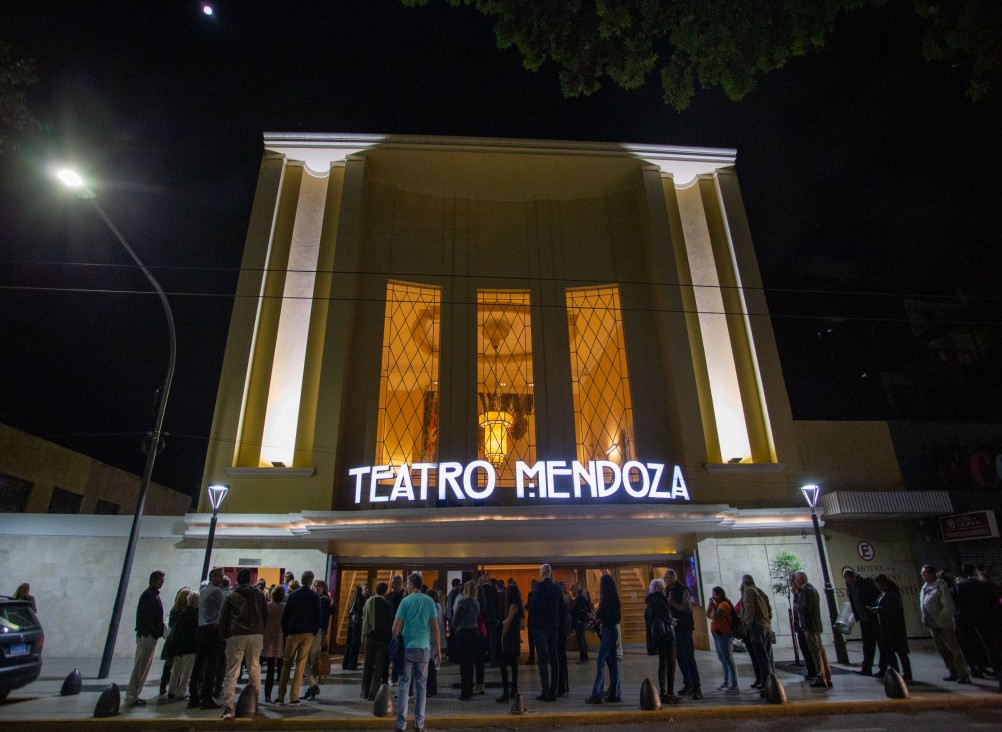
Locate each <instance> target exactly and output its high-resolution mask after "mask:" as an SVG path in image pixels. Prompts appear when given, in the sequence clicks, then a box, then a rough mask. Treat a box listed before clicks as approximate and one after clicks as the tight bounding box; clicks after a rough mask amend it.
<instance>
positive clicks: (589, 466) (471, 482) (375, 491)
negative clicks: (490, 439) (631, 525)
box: [348, 460, 689, 504]
mask: <svg viewBox="0 0 1002 732" xmlns="http://www.w3.org/2000/svg"><path fill="white" fill-rule="evenodd" d="M667 467H668V466H666V465H665V464H664V463H642V462H640V461H638V460H630V461H629V462H626V463H623V465H620V464H619V463H614V462H612V461H611V460H592V461H590V462H587V463H579V462H577V461H576V460H575V461H573V462H567V461H566V460H543V461H540V462H537V463H533V464H532V465H529V464H527V463H524V462H522V461H521V460H519V461H518V462H516V463H515V497H516V498H519V499H525V498H550V499H554V500H575V499H580V498H610V497H611V496H614V495H616V494H617V493H619V492H620V491H622V492H623V493H625V494H626V495H628V496H630V497H631V498H636V499H647V500H656V501H675V500H683V501H688V500H689V489H688V488H686V485H685V480H684V479H683V478H682V469H681V468H679V466H678V465H675V466H672V469H671V471H670V472H671V474H670V475H668V472H669V471H668V470H666V468H667ZM433 471H434V472H435V474H436V475H437V485H431V484H430V483H431V481H430V477H431V473H432V472H433ZM348 475H349V476H350V477H351V478H354V482H355V503H356V504H360V503H361V502H362V499H363V496H364V497H365V498H366V499H368V501H369V502H370V503H395V502H397V501H427V500H428V498H429V494H430V495H431V497H432V498H437V499H438V500H440V501H444V500H445V499H446V498H449V497H453V498H455V499H457V500H460V501H465V500H474V501H483V500H485V499H487V498H490V496H491V495H492V494H493V493H494V488H495V486H496V485H497V472H496V471H495V469H494V466H493V465H491V464H490V463H489V462H487V461H486V460H474V461H473V462H472V463H468V464H466V465H463V464H462V463H414V464H413V465H406V464H405V465H401V466H399V467H394V466H390V465H372V466H367V467H361V468H351V469H350V470H349V471H348ZM481 478H482V479H483V480H482V483H483V485H481ZM391 481H392V483H391Z"/></svg>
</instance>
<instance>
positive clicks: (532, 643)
mask: <svg viewBox="0 0 1002 732" xmlns="http://www.w3.org/2000/svg"><path fill="white" fill-rule="evenodd" d="M529 617H532V616H531V615H530V616H529ZM527 632H528V634H529V660H528V661H526V663H528V664H533V663H535V662H536V630H535V628H533V627H532V626H531V625H530V626H528V629H527Z"/></svg>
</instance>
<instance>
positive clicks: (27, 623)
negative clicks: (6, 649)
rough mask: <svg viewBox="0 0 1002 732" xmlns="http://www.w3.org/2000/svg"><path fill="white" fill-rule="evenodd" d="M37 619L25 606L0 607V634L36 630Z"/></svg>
mask: <svg viewBox="0 0 1002 732" xmlns="http://www.w3.org/2000/svg"><path fill="white" fill-rule="evenodd" d="M37 628H38V618H36V617H35V613H33V612H31V608H30V607H28V606H27V605H0V633H20V632H22V631H25V630H36V629H37Z"/></svg>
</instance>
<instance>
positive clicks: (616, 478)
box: [595, 460, 623, 498]
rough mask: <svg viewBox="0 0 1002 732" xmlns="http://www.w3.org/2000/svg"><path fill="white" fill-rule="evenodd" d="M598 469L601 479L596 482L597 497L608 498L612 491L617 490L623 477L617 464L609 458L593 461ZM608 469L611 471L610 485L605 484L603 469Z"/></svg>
mask: <svg viewBox="0 0 1002 732" xmlns="http://www.w3.org/2000/svg"><path fill="white" fill-rule="evenodd" d="M595 465H596V466H597V469H598V474H599V475H600V476H601V480H599V483H598V498H608V497H609V496H611V495H612V494H613V493H615V492H616V491H618V490H619V484H620V482H621V481H622V479H623V476H622V474H621V473H620V470H619V466H618V465H616V463H614V462H612V461H611V460H598V461H596V462H595ZM606 470H609V471H611V472H612V485H611V486H607V485H606V484H605V471H606Z"/></svg>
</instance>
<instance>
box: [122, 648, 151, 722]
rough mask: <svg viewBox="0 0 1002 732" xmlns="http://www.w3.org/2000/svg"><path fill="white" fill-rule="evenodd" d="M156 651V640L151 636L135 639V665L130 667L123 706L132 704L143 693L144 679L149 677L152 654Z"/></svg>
mask: <svg viewBox="0 0 1002 732" xmlns="http://www.w3.org/2000/svg"><path fill="white" fill-rule="evenodd" d="M156 649H157V639H156V638H154V637H153V636H151V635H143V636H139V637H137V638H136V663H135V664H134V665H133V666H132V678H130V679H129V688H128V691H126V692H125V704H126V705H129V704H132V702H134V701H135V700H136V699H138V698H139V697H140V695H141V694H142V693H143V687H144V686H145V685H146V677H147V676H149V673H150V666H152V665H153V652H154V651H155V650H156Z"/></svg>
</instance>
